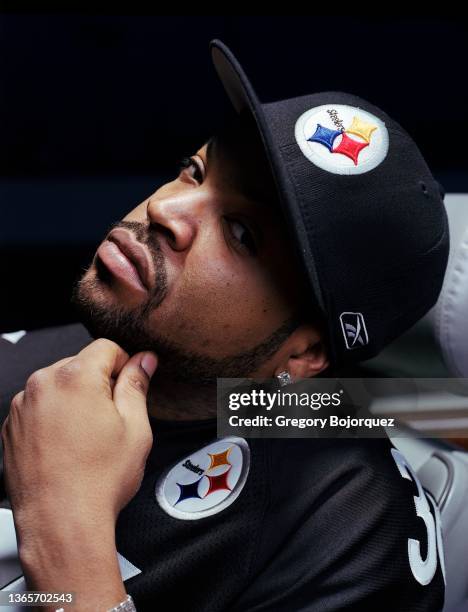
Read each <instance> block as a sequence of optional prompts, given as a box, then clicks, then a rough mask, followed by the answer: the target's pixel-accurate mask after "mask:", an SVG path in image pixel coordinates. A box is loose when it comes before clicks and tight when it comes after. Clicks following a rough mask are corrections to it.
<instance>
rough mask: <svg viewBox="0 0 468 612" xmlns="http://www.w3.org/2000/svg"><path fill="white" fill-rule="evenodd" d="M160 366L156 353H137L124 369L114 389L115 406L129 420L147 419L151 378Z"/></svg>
mask: <svg viewBox="0 0 468 612" xmlns="http://www.w3.org/2000/svg"><path fill="white" fill-rule="evenodd" d="M157 365H158V358H157V356H156V355H155V354H154V353H149V352H145V353H137V354H136V355H133V357H132V358H131V359H129V360H128V361H127V363H126V364H125V365H124V367H123V368H122V370H121V372H120V374H119V376H118V378H117V381H116V383H115V387H114V394H113V398H114V404H115V406H116V408H117V410H118V411H119V412H120V414H121V415H122V416H123V417H124V418H126V419H129V420H133V421H135V420H139V419H141V418H142V417H143V418H144V419H146V420H147V419H148V417H147V406H146V396H147V393H148V388H149V383H150V379H151V376H152V375H153V374H154V372H155V370H156V368H157Z"/></svg>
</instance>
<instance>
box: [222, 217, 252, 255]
mask: <svg viewBox="0 0 468 612" xmlns="http://www.w3.org/2000/svg"><path fill="white" fill-rule="evenodd" d="M227 222H228V224H229V226H230V229H229V231H230V234H231V236H233V238H234V240H235V241H236V242H237V243H238V244H239V245H240V247H241V248H242V249H247V251H248V252H249V253H250V254H251V255H255V254H256V253H257V245H256V243H255V240H254V237H253V235H252V232H251V231H250V230H249V229H248V228H247V227H246V226H245V225H244V224H243V223H241V222H240V221H238V220H237V219H227Z"/></svg>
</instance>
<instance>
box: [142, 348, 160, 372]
mask: <svg viewBox="0 0 468 612" xmlns="http://www.w3.org/2000/svg"><path fill="white" fill-rule="evenodd" d="M140 365H141V367H142V368H143V369H144V371H145V372H146V374H147V375H148V378H151V377H152V376H153V374H154V372H155V370H156V366H157V365H158V358H157V357H156V355H155V354H154V353H145V354H144V355H143V357H142V358H141V361H140Z"/></svg>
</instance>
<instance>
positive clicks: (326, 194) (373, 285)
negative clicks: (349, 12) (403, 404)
mask: <svg viewBox="0 0 468 612" xmlns="http://www.w3.org/2000/svg"><path fill="white" fill-rule="evenodd" d="M210 49H211V53H212V58H213V62H214V65H215V68H216V71H217V73H218V75H219V77H220V79H221V81H222V83H223V85H224V88H225V90H226V92H227V94H228V97H229V99H230V100H231V102H232V104H233V106H234V108H235V109H236V110H237V111H238V112H239V113H240V112H242V111H244V112H245V110H244V109H248V111H250V112H251V113H252V115H253V116H254V118H255V121H256V125H257V127H258V130H259V133H260V136H261V139H262V141H263V144H264V148H265V152H266V156H267V158H268V160H269V163H270V166H271V170H272V174H273V177H274V180H275V183H276V187H277V190H278V194H279V198H280V202H281V208H282V211H283V213H284V216H285V218H286V221H287V227H288V231H289V233H290V236H291V238H292V242H293V244H294V245H295V249H296V252H297V255H298V258H299V262H300V265H301V266H302V267H303V269H304V272H305V274H306V277H307V279H308V283H309V286H310V295H308V296H304V299H305V301H307V303H310V304H311V306H313V307H316V308H318V309H319V311H320V312H322V313H323V315H324V317H325V319H326V321H327V328H328V329H327V332H328V344H329V351H330V360H331V363H332V364H333V365H334V366H343V365H347V364H352V363H355V362H358V361H362V360H365V359H369V358H370V357H373V356H375V355H376V354H378V353H379V352H380V350H381V349H382V348H384V347H385V346H386V345H387V344H388V343H389V342H391V341H392V340H394V339H395V338H397V337H398V336H399V335H400V334H402V333H403V332H404V331H406V330H407V329H408V328H409V327H411V326H412V325H413V324H414V323H416V321H418V319H420V318H421V317H422V316H423V315H424V314H425V313H426V312H427V311H428V310H429V309H430V308H431V307H432V306H433V305H434V304H435V302H436V301H437V298H438V295H439V293H440V290H441V287H442V282H443V278H444V273H445V269H446V265H447V259H448V252H449V233H448V221H447V214H446V211H445V207H444V203H443V193H442V190H441V187H440V185H439V184H438V183H437V181H436V180H435V179H434V178H433V176H432V174H431V172H430V170H429V168H428V166H427V164H426V162H425V161H424V158H423V156H422V155H421V153H420V151H419V149H418V148H417V146H416V144H415V143H414V142H413V140H412V139H411V137H410V136H409V135H408V134H407V133H406V132H405V130H403V128H402V127H401V126H400V125H398V124H397V123H396V122H395V121H393V120H392V119H391V118H390V117H389V116H388V115H386V114H385V113H384V112H383V111H381V110H380V109H379V108H377V107H376V106H373V105H372V104H370V103H369V102H366V101H365V100H362V99H361V98H358V97H356V96H354V95H351V94H347V93H343V92H324V93H313V94H310V95H305V96H300V97H297V98H290V99H287V100H278V101H276V102H269V103H262V102H260V101H259V99H258V97H257V95H256V94H255V91H254V89H253V87H252V85H251V83H250V81H249V79H248V78H247V76H246V74H245V72H244V70H243V69H242V67H241V65H240V64H239V62H238V61H237V59H236V58H235V57H234V55H233V53H232V52H231V51H230V50H229V49H228V48H227V47H226V45H224V44H223V43H222V42H221V41H219V40H213V41H212V42H211V43H210Z"/></svg>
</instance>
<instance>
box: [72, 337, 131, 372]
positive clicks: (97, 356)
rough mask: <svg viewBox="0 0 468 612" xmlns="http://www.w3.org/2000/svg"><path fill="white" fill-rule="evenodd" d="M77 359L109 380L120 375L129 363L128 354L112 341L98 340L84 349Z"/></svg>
mask: <svg viewBox="0 0 468 612" xmlns="http://www.w3.org/2000/svg"><path fill="white" fill-rule="evenodd" d="M76 359H77V360H79V361H82V362H83V363H84V364H85V365H86V366H89V367H90V369H92V370H93V371H94V372H101V373H102V374H104V375H105V377H106V378H107V379H108V380H109V379H110V378H112V377H117V376H118V375H119V373H120V371H121V370H122V368H123V366H124V365H125V364H126V363H127V361H128V353H126V352H125V351H124V350H123V348H121V347H120V346H119V345H118V344H117V343H115V342H112V340H107V339H106V338H98V340H95V341H94V342H91V344H88V346H86V347H85V348H84V349H82V350H81V351H80V352H79V353H78V355H77V356H76Z"/></svg>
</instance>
